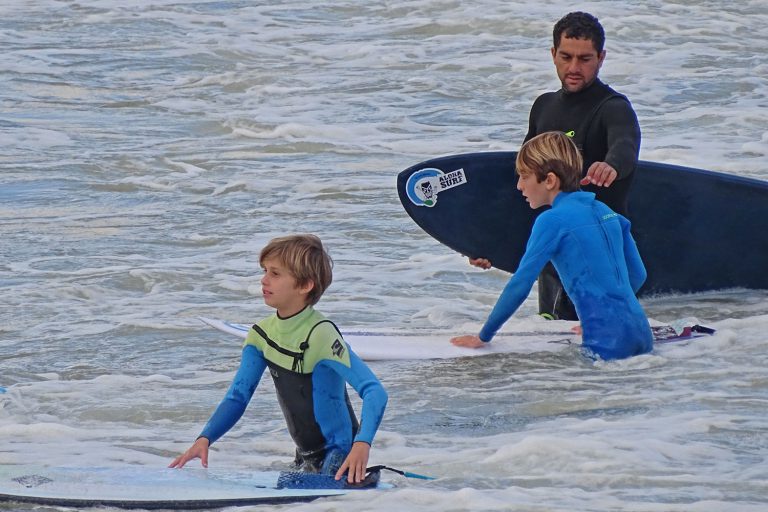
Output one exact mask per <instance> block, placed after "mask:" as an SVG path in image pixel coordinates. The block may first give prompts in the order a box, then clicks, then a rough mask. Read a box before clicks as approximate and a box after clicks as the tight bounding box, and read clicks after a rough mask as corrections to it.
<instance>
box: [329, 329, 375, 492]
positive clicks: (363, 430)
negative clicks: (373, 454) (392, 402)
mask: <svg viewBox="0 0 768 512" xmlns="http://www.w3.org/2000/svg"><path fill="white" fill-rule="evenodd" d="M339 343H343V344H344V345H343V347H344V350H346V351H347V352H348V357H349V366H346V365H345V364H343V363H341V362H339V361H333V362H332V363H331V364H329V367H330V368H332V369H333V370H334V371H335V372H337V373H338V374H339V375H340V376H341V377H342V378H343V379H344V380H346V381H347V382H348V383H349V385H350V386H352V387H353V388H354V390H355V391H357V394H358V395H360V398H362V399H363V409H362V412H361V415H360V428H359V429H358V431H357V435H355V439H354V440H353V442H352V449H351V450H350V452H349V455H347V458H346V459H345V460H344V462H343V463H342V465H341V467H340V468H339V470H338V471H337V472H336V480H340V479H341V478H342V477H343V476H344V473H345V472H346V473H347V481H348V482H350V483H356V482H361V481H362V480H363V479H364V478H365V473H366V468H367V466H368V455H369V453H370V450H371V444H372V443H373V437H374V436H375V435H376V431H377V430H378V429H379V425H380V424H381V420H382V419H383V418H384V410H385V409H386V407H387V400H388V396H387V392H386V391H385V390H384V386H382V385H381V382H379V379H377V378H376V375H374V374H373V372H372V371H371V369H370V368H368V365H366V364H365V363H364V362H363V360H362V359H360V357H359V356H358V355H357V354H355V353H354V352H353V351H352V350H351V349H350V348H349V345H347V344H346V342H343V341H339ZM329 362H330V360H329Z"/></svg>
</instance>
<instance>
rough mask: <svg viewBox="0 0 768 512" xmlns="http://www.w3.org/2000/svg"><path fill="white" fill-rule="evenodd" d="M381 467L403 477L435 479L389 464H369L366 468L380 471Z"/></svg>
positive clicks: (368, 470) (369, 470)
mask: <svg viewBox="0 0 768 512" xmlns="http://www.w3.org/2000/svg"><path fill="white" fill-rule="evenodd" d="M382 469H386V470H387V471H392V472H393V473H397V474H398V475H403V476H404V477H405V478H418V479H420V480H436V479H435V477H433V476H426V475H419V474H418V473H411V472H410V471H403V470H400V469H395V468H391V467H389V466H371V467H369V468H367V469H366V471H367V472H369V473H372V472H374V471H381V470H382Z"/></svg>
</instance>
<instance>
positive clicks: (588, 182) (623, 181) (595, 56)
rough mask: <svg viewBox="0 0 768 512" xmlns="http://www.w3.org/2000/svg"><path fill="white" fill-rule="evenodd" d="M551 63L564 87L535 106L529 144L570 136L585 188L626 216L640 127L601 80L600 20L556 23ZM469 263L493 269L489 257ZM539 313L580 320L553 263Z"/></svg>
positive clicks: (541, 283)
mask: <svg viewBox="0 0 768 512" xmlns="http://www.w3.org/2000/svg"><path fill="white" fill-rule="evenodd" d="M552 36H553V47H552V49H551V53H552V60H553V62H554V64H555V69H556V70H557V76H558V78H559V79H560V82H561V84H562V88H561V89H560V90H559V91H556V92H547V93H544V94H542V95H541V96H539V97H538V98H537V99H536V101H535V102H534V104H533V106H532V107H531V112H530V117H529V122H528V134H527V135H526V136H525V141H524V142H527V141H529V140H530V139H532V138H533V137H535V136H536V135H538V134H540V133H544V132H548V131H553V130H556V131H562V132H565V133H566V134H567V135H568V136H569V137H571V139H572V140H573V141H574V142H575V143H576V146H577V147H578V148H579V150H580V151H581V153H582V156H583V158H584V169H583V172H582V176H583V179H582V181H581V185H582V189H583V190H585V191H589V192H594V193H595V195H596V198H597V199H598V200H599V201H601V202H603V203H605V204H607V205H608V206H609V207H610V208H611V209H612V210H613V211H615V212H616V213H619V214H621V215H623V216H625V217H626V216H627V213H628V208H627V196H628V194H629V187H630V185H631V184H632V179H633V177H634V170H635V166H636V165H637V158H638V153H639V151H640V127H639V125H638V122H637V116H636V115H635V112H634V110H633V109H632V105H631V103H630V102H629V100H628V99H627V98H626V97H625V96H623V95H621V94H619V93H617V92H616V91H614V90H613V89H611V88H610V87H608V86H607V85H605V84H604V83H603V82H601V81H600V80H599V79H598V77H597V75H598V72H599V71H600V67H601V66H602V64H603V61H604V60H605V54H606V52H605V49H604V45H605V32H604V31H603V27H602V26H601V25H600V23H599V22H598V20H597V18H595V17H594V16H592V15H591V14H587V13H584V12H572V13H569V14H567V15H565V16H564V17H563V18H562V19H560V21H558V22H557V23H556V24H555V27H554V30H553V33H552ZM470 263H472V264H473V265H475V266H478V267H481V268H489V267H490V266H491V262H490V261H488V260H487V259H483V258H477V259H470ZM538 289H539V314H541V315H544V316H546V317H548V318H555V319H561V320H577V319H578V317H577V315H576V310H575V309H574V307H573V303H572V302H571V300H570V299H569V298H568V296H567V295H566V294H565V292H564V291H563V287H562V284H561V283H560V279H559V277H558V275H557V272H556V271H555V269H554V267H553V266H552V265H551V264H548V265H547V266H545V267H544V269H543V270H542V272H541V275H539V278H538Z"/></svg>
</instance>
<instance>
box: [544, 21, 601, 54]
mask: <svg viewBox="0 0 768 512" xmlns="http://www.w3.org/2000/svg"><path fill="white" fill-rule="evenodd" d="M563 34H565V37H567V38H569V39H588V40H590V41H592V44H593V45H594V47H595V50H597V53H601V52H602V51H603V47H604V46H605V31H604V30H603V26H602V25H600V22H599V21H597V18H595V17H594V16H592V15H591V14H589V13H586V12H571V13H568V14H566V15H565V16H563V17H562V18H561V19H560V21H558V22H557V23H555V29H554V30H553V31H552V38H553V39H554V43H555V44H554V46H555V48H557V47H558V46H560V36H561V35H563Z"/></svg>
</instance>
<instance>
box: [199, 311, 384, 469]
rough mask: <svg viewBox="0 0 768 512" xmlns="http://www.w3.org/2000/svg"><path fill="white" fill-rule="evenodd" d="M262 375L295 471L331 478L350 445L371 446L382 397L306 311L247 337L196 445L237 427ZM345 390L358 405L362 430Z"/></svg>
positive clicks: (335, 334)
mask: <svg viewBox="0 0 768 512" xmlns="http://www.w3.org/2000/svg"><path fill="white" fill-rule="evenodd" d="M267 367H269V372H270V374H271V375H272V379H273V381H274V383H275V390H276V392H277V398H278V402H279V403H280V407H281V409H282V410H283V414H284V416H285V420H286V423H287V425H288V431H289V433H290V435H291V437H292V438H293V441H294V442H295V443H296V465H297V467H299V468H300V469H302V470H305V471H310V472H323V473H335V471H336V470H338V467H339V466H340V465H341V463H342V462H343V461H344V458H346V455H347V454H348V453H349V450H350V449H351V447H352V443H353V442H356V441H362V442H365V443H368V444H371V443H372V442H373V437H374V435H375V434H376V430H377V429H378V427H379V424H380V423H381V420H382V417H383V416H384V409H385V407H386V404H387V393H386V391H385V390H384V388H383V387H382V385H381V383H380V382H379V380H378V379H377V378H376V376H375V375H374V374H373V372H371V370H370V369H369V368H368V366H367V365H366V364H365V363H364V362H363V361H362V360H361V359H360V358H359V357H358V356H357V355H356V354H355V353H354V352H353V351H352V350H351V349H350V347H349V345H347V344H346V342H345V341H344V339H343V338H342V336H341V334H340V333H339V331H338V330H337V329H336V326H335V325H334V324H333V323H332V322H331V321H329V320H326V319H325V317H324V316H323V315H322V314H320V313H319V312H317V311H315V310H314V308H312V307H311V306H307V307H306V308H304V309H303V310H302V311H301V312H299V313H297V314H296V315H294V316H292V317H290V318H280V317H278V316H277V315H276V314H274V315H272V316H270V317H268V318H266V319H264V320H262V321H260V322H258V323H257V324H256V325H254V327H253V328H252V329H251V330H250V331H249V332H248V336H247V338H246V340H245V345H244V347H243V353H242V360H241V362H240V368H239V369H238V371H237V374H236V375H235V378H234V380H233V382H232V384H231V385H230V387H229V390H228V391H227V394H226V395H225V397H224V399H223V400H222V401H221V403H220V404H219V406H218V407H217V409H216V411H215V412H214V413H213V415H212V416H211V418H210V419H209V420H208V423H207V424H206V425H205V427H204V429H203V432H202V433H201V434H200V436H201V437H205V438H207V439H208V440H209V442H210V443H211V444H213V443H214V442H215V441H216V440H218V439H219V438H220V437H221V436H223V435H224V434H225V433H226V432H227V431H229V429H230V428H232V427H233V426H234V425H235V423H237V421H238V420H239V419H240V417H241V416H242V414H243V412H244V411H245V408H246V406H247V405H248V402H249V401H250V400H251V397H252V396H253V393H254V391H255V390H256V387H257V386H258V384H259V381H260V379H261V376H262V374H263V373H264V370H265V369H266V368H267ZM346 383H349V384H350V385H351V386H352V387H353V388H354V389H355V390H356V391H357V393H358V394H359V395H360V397H361V398H362V399H363V406H362V415H361V422H360V423H358V421H357V418H356V417H355V413H354V411H353V409H352V406H351V404H350V402H349V397H348V395H347V388H346Z"/></svg>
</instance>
